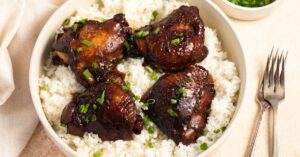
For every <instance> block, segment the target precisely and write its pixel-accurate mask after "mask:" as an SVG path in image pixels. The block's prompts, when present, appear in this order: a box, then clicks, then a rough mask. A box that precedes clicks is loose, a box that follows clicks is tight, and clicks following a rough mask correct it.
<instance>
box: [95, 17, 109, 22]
mask: <svg viewBox="0 0 300 157" xmlns="http://www.w3.org/2000/svg"><path fill="white" fill-rule="evenodd" d="M94 19H96V20H98V21H100V22H105V21H107V20H108V19H105V18H102V17H94Z"/></svg>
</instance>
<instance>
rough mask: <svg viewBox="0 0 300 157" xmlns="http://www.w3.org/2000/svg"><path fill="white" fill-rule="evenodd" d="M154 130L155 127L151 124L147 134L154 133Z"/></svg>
mask: <svg viewBox="0 0 300 157" xmlns="http://www.w3.org/2000/svg"><path fill="white" fill-rule="evenodd" d="M154 132H155V128H154V127H153V126H150V127H149V128H148V133H149V134H154Z"/></svg>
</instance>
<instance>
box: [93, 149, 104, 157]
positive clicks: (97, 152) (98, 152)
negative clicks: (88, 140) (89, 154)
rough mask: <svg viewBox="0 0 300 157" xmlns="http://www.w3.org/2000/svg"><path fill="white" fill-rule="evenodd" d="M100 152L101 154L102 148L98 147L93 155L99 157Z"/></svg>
mask: <svg viewBox="0 0 300 157" xmlns="http://www.w3.org/2000/svg"><path fill="white" fill-rule="evenodd" d="M102 154H103V149H100V150H98V151H96V152H95V153H94V154H93V157H101V156H102Z"/></svg>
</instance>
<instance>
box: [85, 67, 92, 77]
mask: <svg viewBox="0 0 300 157" xmlns="http://www.w3.org/2000/svg"><path fill="white" fill-rule="evenodd" d="M83 76H84V77H85V78H86V79H89V78H91V77H92V74H91V72H90V71H89V69H86V70H84V71H83Z"/></svg>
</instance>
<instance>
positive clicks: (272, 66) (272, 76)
mask: <svg viewBox="0 0 300 157" xmlns="http://www.w3.org/2000/svg"><path fill="white" fill-rule="evenodd" d="M278 51H279V49H277V51H276V54H275V56H272V63H271V68H270V71H269V87H271V88H273V89H274V88H275V86H274V66H276V59H277V56H278Z"/></svg>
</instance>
